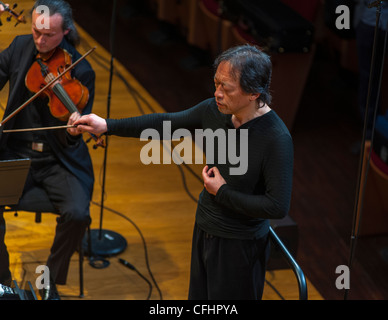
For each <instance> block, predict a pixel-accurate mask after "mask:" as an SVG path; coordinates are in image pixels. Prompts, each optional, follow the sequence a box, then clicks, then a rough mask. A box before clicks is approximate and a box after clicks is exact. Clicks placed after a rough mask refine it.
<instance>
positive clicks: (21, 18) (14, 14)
mask: <svg viewBox="0 0 388 320" xmlns="http://www.w3.org/2000/svg"><path fill="white" fill-rule="evenodd" d="M0 5H2V6H3V8H4V11H7V12H9V16H8V17H7V19H6V20H7V21H8V22H10V21H11V20H12V18H14V19H16V24H15V27H16V26H17V25H18V24H19V23H26V18H25V17H24V16H23V12H24V10H22V11H20V13H17V12H16V11H15V10H14V9H15V8H16V7H17V3H15V4H14V5H13V7H12V9H11V8H10V7H9V6H8V5H6V4H5V3H4V2H2V1H0ZM1 25H2V22H1V20H0V26H1Z"/></svg>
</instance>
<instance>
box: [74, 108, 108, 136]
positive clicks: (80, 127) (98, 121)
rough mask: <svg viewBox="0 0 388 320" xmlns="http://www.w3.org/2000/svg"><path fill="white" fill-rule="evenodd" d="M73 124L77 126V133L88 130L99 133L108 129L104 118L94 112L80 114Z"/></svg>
mask: <svg viewBox="0 0 388 320" xmlns="http://www.w3.org/2000/svg"><path fill="white" fill-rule="evenodd" d="M73 125H75V126H77V128H76V130H77V132H78V133H83V132H90V133H93V134H95V135H100V134H102V133H104V132H106V131H107V130H108V128H107V125H106V121H105V119H103V118H101V117H99V116H97V115H96V114H94V113H91V114H87V115H85V116H82V117H81V118H79V119H78V120H77V121H75V122H74V123H73Z"/></svg>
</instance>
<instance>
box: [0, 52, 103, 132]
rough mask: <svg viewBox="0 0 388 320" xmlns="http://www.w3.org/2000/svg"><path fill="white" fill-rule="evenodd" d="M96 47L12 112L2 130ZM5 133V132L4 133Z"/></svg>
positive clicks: (2, 123) (2, 122)
mask: <svg viewBox="0 0 388 320" xmlns="http://www.w3.org/2000/svg"><path fill="white" fill-rule="evenodd" d="M95 49H96V47H93V48H91V49H90V50H89V51H88V52H86V53H85V54H84V55H83V56H82V57H81V58H79V59H78V60H77V61H76V62H74V63H73V64H72V65H70V66H69V67H67V68H66V69H65V70H64V71H63V72H62V73H61V74H59V75H58V76H56V77H55V78H54V79H52V80H51V81H50V82H49V83H47V84H46V85H45V86H44V87H43V88H42V89H40V90H39V91H38V92H37V93H35V94H34V95H33V96H32V97H31V98H30V99H28V100H27V101H26V102H24V103H23V104H22V105H21V106H20V107H18V108H17V109H16V110H15V111H14V112H12V113H11V114H10V115H8V116H7V117H6V118H5V119H3V121H1V122H0V128H1V127H2V126H3V125H4V124H5V123H6V122H8V121H9V120H10V119H11V118H13V117H14V116H16V115H17V114H18V113H19V112H20V111H22V110H23V109H24V108H25V107H26V106H27V105H28V104H30V103H31V102H32V101H34V100H35V99H36V98H37V97H38V96H39V95H40V94H41V93H42V92H43V91H45V90H46V89H47V88H48V87H50V86H51V85H52V84H53V83H54V82H55V81H57V80H58V79H60V78H61V77H63V75H64V74H65V73H66V72H68V71H70V70H71V69H73V68H74V67H75V66H76V65H77V64H78V63H80V62H81V61H82V60H83V59H85V58H86V57H87V56H88V55H89V54H91V53H92V52H93V51H94V50H95ZM3 132H5V131H3Z"/></svg>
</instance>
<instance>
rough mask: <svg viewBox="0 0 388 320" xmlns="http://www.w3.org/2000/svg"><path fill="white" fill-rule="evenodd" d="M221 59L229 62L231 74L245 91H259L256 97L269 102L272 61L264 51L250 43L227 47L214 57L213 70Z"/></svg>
mask: <svg viewBox="0 0 388 320" xmlns="http://www.w3.org/2000/svg"><path fill="white" fill-rule="evenodd" d="M223 61H227V62H229V63H230V65H231V67H232V72H233V76H234V77H235V79H238V80H239V81H240V86H241V88H242V89H243V90H244V91H245V92H246V93H260V97H259V98H258V99H259V100H260V101H262V102H263V103H266V104H267V105H270V104H271V100H272V96H271V93H270V91H269V87H270V84H271V75H272V63H271V59H270V57H269V56H268V55H267V54H266V53H264V52H263V51H261V50H260V49H259V48H258V47H256V46H253V45H250V44H245V45H240V46H236V47H232V48H229V49H227V50H226V51H224V52H223V53H221V54H220V55H219V56H218V57H217V58H216V59H215V62H214V65H213V67H214V72H216V71H217V68H218V66H219V64H220V63H221V62H223Z"/></svg>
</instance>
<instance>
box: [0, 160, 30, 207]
mask: <svg viewBox="0 0 388 320" xmlns="http://www.w3.org/2000/svg"><path fill="white" fill-rule="evenodd" d="M30 166H31V159H28V158H26V159H13V160H0V206H12V205H16V204H18V203H19V200H20V197H21V195H22V192H23V188H24V184H25V183H26V179H27V174H28V170H29V169H30Z"/></svg>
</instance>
